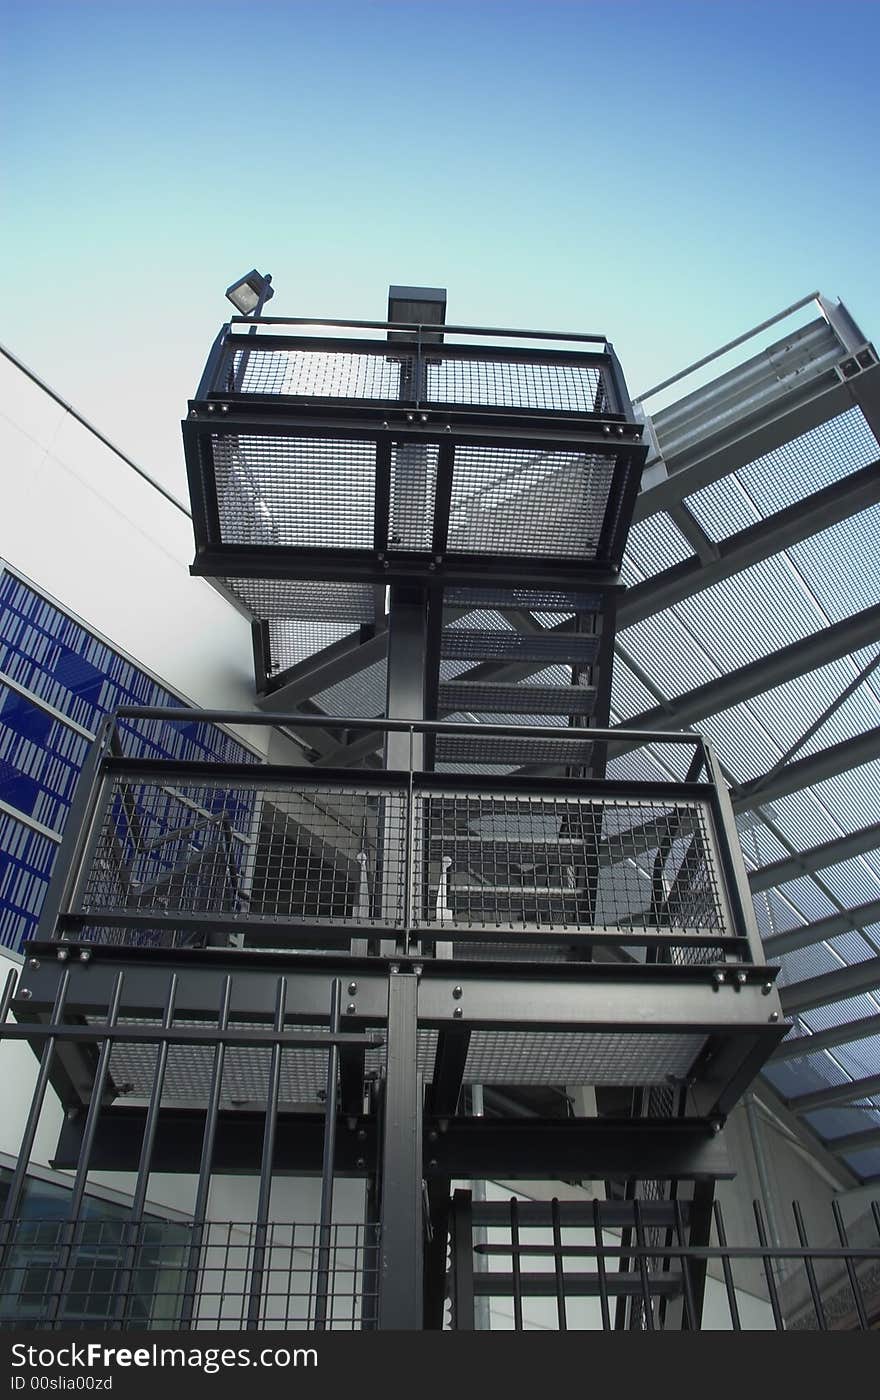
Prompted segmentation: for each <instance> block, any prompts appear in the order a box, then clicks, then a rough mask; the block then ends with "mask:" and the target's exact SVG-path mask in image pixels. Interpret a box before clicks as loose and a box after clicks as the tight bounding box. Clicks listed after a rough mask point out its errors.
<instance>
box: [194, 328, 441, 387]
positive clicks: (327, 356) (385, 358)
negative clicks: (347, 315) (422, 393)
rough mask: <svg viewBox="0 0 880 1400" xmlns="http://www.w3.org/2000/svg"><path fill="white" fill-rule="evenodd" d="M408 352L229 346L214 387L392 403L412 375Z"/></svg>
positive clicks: (258, 345) (260, 344) (256, 345)
mask: <svg viewBox="0 0 880 1400" xmlns="http://www.w3.org/2000/svg"><path fill="white" fill-rule="evenodd" d="M412 365H413V360H412V356H409V355H397V356H394V357H392V356H389V355H388V354H387V352H386V351H383V352H382V353H377V354H370V353H366V354H360V353H358V352H355V351H350V350H346V351H340V350H335V351H329V350H300V349H293V348H291V347H290V346H271V347H270V346H267V345H266V343H265V341H263V342H262V343H261V341H260V340H256V341H255V342H254V348H253V349H251V348H250V347H248V348H247V349H239V348H236V347H234V346H232V345H227V347H226V351H225V354H224V357H223V360H222V362H221V365H220V368H219V370H218V374H217V380H216V382H215V385H214V388H215V389H216V390H219V391H220V392H221V393H233V392H235V393H242V394H290V395H294V396H296V397H299V398H310V399H312V398H315V399H366V400H371V399H373V400H376V399H378V400H380V401H389V402H394V401H395V400H398V399H399V398H400V396H401V384H402V383H403V384H406V383H407V382H408V381H409V380H410V379H411V376H412Z"/></svg>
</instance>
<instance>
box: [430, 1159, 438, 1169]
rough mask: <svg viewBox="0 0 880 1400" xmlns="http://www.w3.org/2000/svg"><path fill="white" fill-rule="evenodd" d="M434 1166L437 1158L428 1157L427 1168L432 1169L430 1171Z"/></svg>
mask: <svg viewBox="0 0 880 1400" xmlns="http://www.w3.org/2000/svg"><path fill="white" fill-rule="evenodd" d="M436 1166H437V1158H436V1157H430V1158H429V1159H428V1168H429V1170H432V1171H433V1170H434V1168H435V1167H436Z"/></svg>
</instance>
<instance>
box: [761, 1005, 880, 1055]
mask: <svg viewBox="0 0 880 1400" xmlns="http://www.w3.org/2000/svg"><path fill="white" fill-rule="evenodd" d="M875 1035H880V1015H877V1016H865V1017H864V1019H863V1020H861V1021H845V1022H844V1024H843V1025H841V1026H831V1027H829V1029H828V1030H827V1031H817V1032H816V1034H815V1035H798V1036H795V1037H794V1038H793V1039H790V1040H784V1041H783V1042H782V1044H781V1045H778V1046H777V1047H776V1049H775V1050H774V1051H773V1053H772V1055H771V1056H770V1059H771V1060H772V1061H773V1062H774V1063H775V1062H776V1061H777V1060H799V1059H801V1057H802V1056H804V1055H818V1054H820V1053H821V1052H822V1051H823V1050H834V1049H835V1048H836V1047H837V1046H838V1045H851V1044H852V1043H853V1041H855V1040H869V1039H870V1038H871V1037H872V1036H875Z"/></svg>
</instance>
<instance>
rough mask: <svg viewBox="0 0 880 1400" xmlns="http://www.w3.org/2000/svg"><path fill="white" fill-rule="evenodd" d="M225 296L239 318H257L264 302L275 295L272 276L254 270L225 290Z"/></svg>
mask: <svg viewBox="0 0 880 1400" xmlns="http://www.w3.org/2000/svg"><path fill="white" fill-rule="evenodd" d="M226 295H227V297H228V298H229V300H230V301H231V302H232V305H233V306H234V307H235V309H236V311H237V312H238V313H239V315H240V316H251V315H257V316H259V314H260V312H261V311H262V309H263V307H264V306H265V304H266V302H267V301H269V300H270V299H271V298H272V297H273V296H274V295H275V288H274V287H273V286H272V275H271V273H269V272H267V273H266V274H265V276H264V275H263V273H262V272H257V270H256V268H254V270H253V271H252V272H249V273H248V274H247V276H246V277H240V278H239V280H238V281H237V282H233V284H232V286H231V287H227V288H226Z"/></svg>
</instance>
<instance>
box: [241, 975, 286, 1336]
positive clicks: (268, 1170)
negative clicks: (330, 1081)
mask: <svg viewBox="0 0 880 1400" xmlns="http://www.w3.org/2000/svg"><path fill="white" fill-rule="evenodd" d="M286 1005H287V979H286V978H285V977H279V978H278V982H277V984H276V990H275V1022H274V1026H273V1029H274V1030H276V1031H279V1032H280V1031H283V1030H284V1012H285V1008H286ZM281 1054H282V1050H281V1042H280V1041H279V1042H278V1043H276V1044H275V1045H273V1046H272V1057H271V1060H270V1063H269V1082H268V1084H267V1086H266V1120H265V1124H264V1127H263V1155H262V1159H261V1161H260V1196H259V1200H258V1201H257V1219H256V1226H255V1230H254V1262H253V1267H252V1269H251V1281H250V1287H249V1288H248V1306H247V1323H246V1326H247V1330H248V1331H249V1332H251V1331H254V1330H255V1329H256V1328H257V1326H258V1324H259V1320H260V1302H261V1298H262V1292H263V1275H264V1272H265V1265H266V1226H267V1222H268V1219H269V1203H270V1198H271V1195H272V1166H273V1161H274V1157H275V1130H276V1127H277V1124H278V1098H279V1094H280V1090H281Z"/></svg>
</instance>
